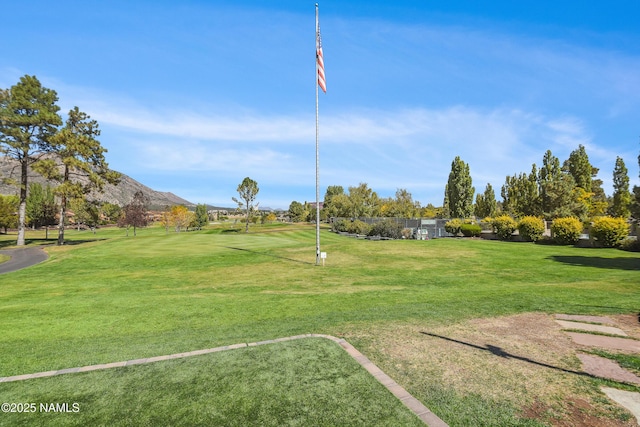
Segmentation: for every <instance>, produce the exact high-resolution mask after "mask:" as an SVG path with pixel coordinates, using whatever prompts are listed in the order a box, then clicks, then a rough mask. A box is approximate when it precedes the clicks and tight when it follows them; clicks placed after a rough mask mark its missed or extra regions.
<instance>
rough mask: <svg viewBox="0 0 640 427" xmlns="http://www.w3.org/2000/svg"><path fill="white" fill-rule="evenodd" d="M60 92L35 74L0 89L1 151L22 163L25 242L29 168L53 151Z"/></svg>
mask: <svg viewBox="0 0 640 427" xmlns="http://www.w3.org/2000/svg"><path fill="white" fill-rule="evenodd" d="M57 101H58V95H57V93H56V92H55V91H54V90H51V89H47V88H45V87H43V86H42V85H41V84H40V81H39V80H38V79H37V78H36V77H35V76H23V77H21V78H20V81H19V82H18V83H17V84H15V85H14V86H12V87H11V88H10V89H8V90H1V91H0V151H2V152H4V153H5V154H6V155H7V156H8V157H10V158H13V159H15V160H17V161H18V163H19V165H20V182H19V188H20V192H19V199H20V201H19V207H18V239H17V245H18V246H23V245H24V244H25V239H24V233H25V222H26V221H25V220H26V209H27V189H28V186H29V182H28V181H29V178H28V169H29V167H30V166H33V165H34V164H36V163H37V162H38V160H39V158H40V157H41V156H42V155H43V154H45V153H48V152H50V151H51V143H50V140H51V137H52V136H53V135H54V134H55V133H56V128H57V126H59V125H61V124H62V119H61V118H60V116H59V115H58V111H59V110H60V107H58V106H57V105H56V102H57Z"/></svg>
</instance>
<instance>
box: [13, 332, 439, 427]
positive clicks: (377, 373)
mask: <svg viewBox="0 0 640 427" xmlns="http://www.w3.org/2000/svg"><path fill="white" fill-rule="evenodd" d="M303 338H326V339H329V340H331V341H333V342H335V343H337V344H338V345H340V347H342V348H343V349H344V350H345V351H346V352H347V354H349V355H350V356H351V357H353V358H354V359H355V360H356V361H357V362H358V363H359V364H360V365H361V366H362V367H363V368H364V369H366V370H367V372H369V373H370V374H371V375H373V377H374V378H375V379H376V380H378V381H379V382H380V383H381V384H382V385H383V386H385V387H386V388H387V389H388V390H389V391H390V392H391V393H392V394H393V395H394V396H395V397H397V398H398V399H399V400H400V401H401V402H402V403H403V404H404V405H405V406H406V407H407V408H409V409H410V410H411V411H413V413H415V414H416V415H417V416H418V418H420V419H421V420H422V421H423V422H424V423H425V424H426V425H428V426H429V427H447V426H448V424H446V423H445V422H444V421H442V420H441V419H440V418H438V416H437V415H436V414H434V413H433V412H431V411H430V410H429V408H427V407H426V406H424V405H423V404H422V402H420V401H419V400H418V399H416V398H415V397H413V396H412V395H411V394H409V392H408V391H406V390H405V389H404V388H403V387H402V386H401V385H399V384H398V383H396V382H395V381H394V380H393V379H391V377H389V376H388V375H387V374H385V373H384V372H383V371H382V370H381V369H380V368H378V367H377V366H376V365H375V364H374V363H373V362H371V361H370V360H369V359H368V358H367V357H366V356H365V355H363V354H362V353H360V352H359V351H358V350H357V349H356V348H355V347H353V346H352V345H351V344H349V343H348V342H347V341H346V340H344V339H342V338H336V337H334V336H331V335H322V334H305V335H296V336H292V337H285V338H278V339H274V340H268V341H260V342H253V343H241V344H233V345H227V346H223V347H215V348H208V349H204V350H196V351H189V352H186V353H175V354H169V355H166V356H156V357H149V358H146V359H134V360H127V361H123V362H115V363H105V364H102V365H91V366H82V367H79V368H68V369H60V370H58V371H47V372H38V373H35V374H25V375H16V376H12V377H3V378H0V383H3V382H13V381H23V380H29V379H34V378H44V377H53V376H55V375H63V374H73V373H77V372H90V371H97V370H102V369H111V368H121V367H125V366H132V365H141V364H145V363H153V362H161V361H164V360H172V359H182V358H185V357H191V356H199V355H202V354H209V353H216V352H219V351H226V350H233V349H237V348H245V347H255V346H258V345H265V344H275V343H278V342H283V341H292V340H297V339H303Z"/></svg>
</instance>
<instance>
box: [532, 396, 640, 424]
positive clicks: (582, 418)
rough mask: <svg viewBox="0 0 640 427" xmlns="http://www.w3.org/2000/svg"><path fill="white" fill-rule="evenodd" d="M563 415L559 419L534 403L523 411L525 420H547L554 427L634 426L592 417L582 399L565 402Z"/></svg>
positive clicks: (551, 412) (630, 422)
mask: <svg viewBox="0 0 640 427" xmlns="http://www.w3.org/2000/svg"><path fill="white" fill-rule="evenodd" d="M564 406H565V413H564V414H562V416H561V417H558V415H557V414H554V410H553V409H552V408H551V407H550V406H549V405H546V404H544V403H541V402H535V403H534V404H533V405H531V406H530V407H528V408H526V409H525V410H524V411H523V416H524V417H525V418H532V419H538V420H547V421H548V422H549V423H550V424H551V425H553V426H554V427H620V426H634V425H635V424H634V422H633V421H629V422H625V421H621V420H614V419H610V418H602V417H600V416H597V415H594V414H593V412H594V408H593V406H592V405H591V404H590V403H589V402H587V401H586V400H584V399H580V398H570V399H567V400H566V402H565V405H564Z"/></svg>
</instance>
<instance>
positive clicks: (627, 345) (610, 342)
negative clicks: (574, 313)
mask: <svg viewBox="0 0 640 427" xmlns="http://www.w3.org/2000/svg"><path fill="white" fill-rule="evenodd" d="M567 335H569V336H570V337H571V339H572V340H573V342H575V343H576V344H579V345H584V346H588V347H600V348H605V349H609V350H625V351H634V352H640V341H637V340H633V339H629V338H616V337H606V336H604V335H593V334H581V333H579V332H567Z"/></svg>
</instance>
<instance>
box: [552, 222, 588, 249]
mask: <svg viewBox="0 0 640 427" xmlns="http://www.w3.org/2000/svg"><path fill="white" fill-rule="evenodd" d="M551 233H552V234H553V238H554V239H555V241H556V243H558V244H561V245H573V244H575V243H576V242H577V241H578V239H579V238H580V234H581V233H582V222H580V220H579V219H578V218H575V217H571V216H570V217H566V218H557V219H555V220H554V221H553V224H551Z"/></svg>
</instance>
